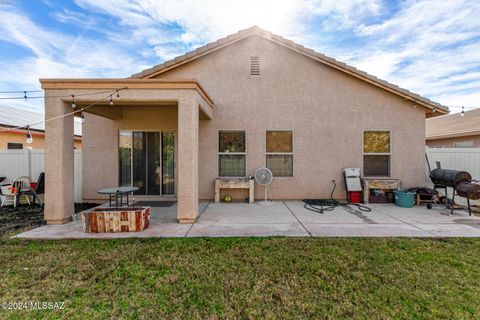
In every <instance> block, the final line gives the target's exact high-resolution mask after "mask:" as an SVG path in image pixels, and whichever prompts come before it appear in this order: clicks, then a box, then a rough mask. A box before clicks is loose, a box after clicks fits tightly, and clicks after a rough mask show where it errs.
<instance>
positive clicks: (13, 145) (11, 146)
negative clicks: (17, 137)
mask: <svg viewBox="0 0 480 320" xmlns="http://www.w3.org/2000/svg"><path fill="white" fill-rule="evenodd" d="M7 149H23V143H16V142H8V143H7Z"/></svg>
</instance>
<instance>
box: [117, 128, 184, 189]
mask: <svg viewBox="0 0 480 320" xmlns="http://www.w3.org/2000/svg"><path fill="white" fill-rule="evenodd" d="M119 181H120V184H121V185H122V186H135V187H138V188H139V190H138V191H137V192H136V194H139V195H157V196H158V195H175V133H174V132H139V131H133V132H132V131H121V132H120V134H119Z"/></svg>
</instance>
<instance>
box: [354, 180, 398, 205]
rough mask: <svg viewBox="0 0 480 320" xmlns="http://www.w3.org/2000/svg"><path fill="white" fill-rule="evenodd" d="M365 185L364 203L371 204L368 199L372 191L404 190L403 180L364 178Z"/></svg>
mask: <svg viewBox="0 0 480 320" xmlns="http://www.w3.org/2000/svg"><path fill="white" fill-rule="evenodd" d="M362 184H363V203H369V200H368V197H369V196H370V190H372V189H379V190H388V191H391V190H399V189H402V180H400V179H389V178H386V179H381V178H362Z"/></svg>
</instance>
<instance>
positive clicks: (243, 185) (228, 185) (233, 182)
mask: <svg viewBox="0 0 480 320" xmlns="http://www.w3.org/2000/svg"><path fill="white" fill-rule="evenodd" d="M254 185H255V184H254V180H253V178H248V177H246V178H216V179H215V203H220V190H221V189H248V200H249V202H250V203H253V201H254V198H255V193H254Z"/></svg>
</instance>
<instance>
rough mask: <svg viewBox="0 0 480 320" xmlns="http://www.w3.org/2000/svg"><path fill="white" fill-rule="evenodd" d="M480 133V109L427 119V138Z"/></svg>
mask: <svg viewBox="0 0 480 320" xmlns="http://www.w3.org/2000/svg"><path fill="white" fill-rule="evenodd" d="M474 135H480V109H475V110H470V111H467V112H465V114H464V116H463V117H462V116H460V114H458V113H456V114H449V115H446V116H441V117H436V118H432V119H427V124H426V136H427V140H435V139H445V138H454V137H467V136H474Z"/></svg>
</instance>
